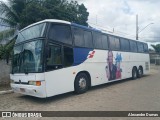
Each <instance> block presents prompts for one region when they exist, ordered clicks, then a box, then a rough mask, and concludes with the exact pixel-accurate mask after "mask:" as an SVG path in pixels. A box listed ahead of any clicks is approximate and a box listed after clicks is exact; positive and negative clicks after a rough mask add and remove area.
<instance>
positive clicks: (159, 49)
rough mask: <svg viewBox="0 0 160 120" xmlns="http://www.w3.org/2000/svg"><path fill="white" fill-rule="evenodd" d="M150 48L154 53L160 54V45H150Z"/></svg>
mask: <svg viewBox="0 0 160 120" xmlns="http://www.w3.org/2000/svg"><path fill="white" fill-rule="evenodd" d="M151 46H152V47H153V48H154V50H155V52H156V53H158V54H160V44H157V45H151Z"/></svg>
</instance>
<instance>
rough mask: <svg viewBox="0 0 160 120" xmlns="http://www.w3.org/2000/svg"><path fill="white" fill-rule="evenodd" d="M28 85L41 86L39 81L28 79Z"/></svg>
mask: <svg viewBox="0 0 160 120" xmlns="http://www.w3.org/2000/svg"><path fill="white" fill-rule="evenodd" d="M28 84H29V85H35V86H41V81H29V82H28Z"/></svg>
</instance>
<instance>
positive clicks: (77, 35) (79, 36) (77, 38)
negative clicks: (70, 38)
mask: <svg viewBox="0 0 160 120" xmlns="http://www.w3.org/2000/svg"><path fill="white" fill-rule="evenodd" d="M73 30H74V32H73V33H74V44H75V46H79V47H84V46H85V42H84V39H83V30H82V29H80V28H74V29H73Z"/></svg>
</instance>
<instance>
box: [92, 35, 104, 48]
mask: <svg viewBox="0 0 160 120" xmlns="http://www.w3.org/2000/svg"><path fill="white" fill-rule="evenodd" d="M93 40H94V46H95V48H98V49H102V36H101V34H100V33H94V34H93Z"/></svg>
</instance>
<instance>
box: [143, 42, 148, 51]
mask: <svg viewBox="0 0 160 120" xmlns="http://www.w3.org/2000/svg"><path fill="white" fill-rule="evenodd" d="M144 52H145V53H148V45H147V44H146V43H145V44H144Z"/></svg>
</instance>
